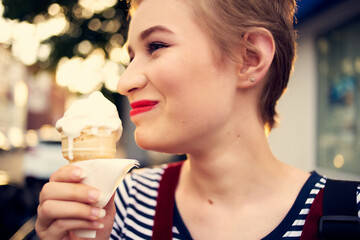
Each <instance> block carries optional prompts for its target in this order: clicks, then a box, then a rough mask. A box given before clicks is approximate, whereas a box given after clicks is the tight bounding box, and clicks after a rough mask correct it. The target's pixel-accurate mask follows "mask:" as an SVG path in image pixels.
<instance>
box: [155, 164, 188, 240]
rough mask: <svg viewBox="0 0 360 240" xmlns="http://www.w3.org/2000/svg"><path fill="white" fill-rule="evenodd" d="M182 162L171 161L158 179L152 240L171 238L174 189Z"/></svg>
mask: <svg viewBox="0 0 360 240" xmlns="http://www.w3.org/2000/svg"><path fill="white" fill-rule="evenodd" d="M182 164H183V162H176V163H171V164H169V165H168V167H167V168H166V169H165V171H164V173H163V175H162V178H161V180H160V183H159V184H160V185H159V190H158V196H157V199H156V201H157V204H156V208H155V216H154V226H153V236H152V239H153V240H169V239H172V227H173V213H174V201H175V189H176V186H177V183H178V180H179V174H180V170H181V166H182Z"/></svg>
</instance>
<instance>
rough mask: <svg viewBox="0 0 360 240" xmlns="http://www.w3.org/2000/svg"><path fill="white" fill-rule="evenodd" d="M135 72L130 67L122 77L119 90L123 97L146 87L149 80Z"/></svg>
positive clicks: (142, 74)
mask: <svg viewBox="0 0 360 240" xmlns="http://www.w3.org/2000/svg"><path fill="white" fill-rule="evenodd" d="M133 70H134V69H132V68H130V66H129V68H127V69H126V70H125V72H124V73H123V74H122V75H121V76H120V79H119V81H118V85H117V90H118V92H119V93H120V94H121V95H125V96H127V95H128V94H129V93H131V92H133V91H135V90H137V89H141V88H143V87H145V86H146V83H147V79H146V76H145V74H144V73H141V72H136V71H133Z"/></svg>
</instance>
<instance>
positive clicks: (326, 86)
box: [270, 0, 360, 180]
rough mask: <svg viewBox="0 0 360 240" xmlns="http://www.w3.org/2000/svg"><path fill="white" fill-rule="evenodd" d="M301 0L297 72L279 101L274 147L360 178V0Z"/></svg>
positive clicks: (289, 157)
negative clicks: (278, 120)
mask: <svg viewBox="0 0 360 240" xmlns="http://www.w3.org/2000/svg"><path fill="white" fill-rule="evenodd" d="M299 4H300V9H299V13H298V24H297V29H298V34H299V40H298V50H297V60H296V64H295V71H294V73H293V74H292V77H291V80H290V83H289V86H288V90H287V92H286V93H285V95H284V96H283V98H282V99H281V100H280V101H279V107H278V111H279V115H280V125H279V127H278V128H276V129H274V130H273V132H272V133H271V134H270V142H271V146H272V148H273V151H274V152H275V154H276V156H277V157H278V158H279V159H280V160H282V161H285V162H288V163H290V164H292V165H295V166H297V167H300V168H302V169H305V170H309V171H310V170H313V169H317V170H318V171H319V172H321V173H324V174H327V175H328V176H332V177H340V178H353V179H357V180H359V179H360V150H359V149H360V121H359V120H358V119H360V45H359V42H360V2H359V1H357V0H346V1H339V0H331V1H330V0H326V1H325V0H324V1H323V0H319V1H311V0H302V1H300V2H299Z"/></svg>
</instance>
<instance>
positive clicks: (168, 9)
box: [129, 0, 193, 35]
mask: <svg viewBox="0 0 360 240" xmlns="http://www.w3.org/2000/svg"><path fill="white" fill-rule="evenodd" d="M185 2H186V1H183V0H180V1H179V0H143V1H141V4H139V6H138V7H137V8H136V11H135V12H134V13H133V15H132V19H131V22H130V28H129V35H131V34H136V35H138V34H140V32H142V31H144V30H146V29H148V28H151V27H153V26H157V25H164V26H168V27H171V28H175V29H176V28H181V27H184V26H186V25H188V24H189V22H190V23H191V21H192V19H193V18H192V17H191V15H190V11H189V6H188V5H186V4H185Z"/></svg>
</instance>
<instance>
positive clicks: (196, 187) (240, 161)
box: [179, 131, 288, 203]
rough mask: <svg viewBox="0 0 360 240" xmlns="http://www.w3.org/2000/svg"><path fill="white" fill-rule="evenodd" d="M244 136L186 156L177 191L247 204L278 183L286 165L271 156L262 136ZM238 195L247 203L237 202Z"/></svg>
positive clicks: (252, 133)
mask: <svg viewBox="0 0 360 240" xmlns="http://www.w3.org/2000/svg"><path fill="white" fill-rule="evenodd" d="M247 134H248V136H246V137H245V136H242V137H241V135H240V134H238V135H237V136H235V137H233V139H232V140H229V141H223V142H222V144H219V145H217V146H216V147H212V148H210V149H206V151H205V152H201V154H199V153H197V154H188V160H187V161H186V162H185V164H184V166H183V169H182V172H181V175H180V179H179V187H180V189H181V187H182V186H184V187H186V189H187V191H188V192H189V191H191V192H193V193H194V194H197V195H198V197H199V198H207V199H210V200H209V201H216V200H220V201H223V202H224V203H225V202H228V201H237V202H238V203H240V202H242V201H247V200H250V201H251V199H253V198H256V197H258V196H259V195H261V194H262V193H264V192H265V191H267V190H268V189H269V187H270V188H271V186H270V185H276V183H277V182H279V181H281V177H282V176H283V174H284V173H285V172H286V171H287V170H286V169H287V167H288V166H287V165H285V164H283V163H281V162H280V161H278V160H277V159H276V158H275V157H274V156H273V154H272V152H271V150H270V147H269V145H268V142H267V138H266V136H265V134H263V133H258V134H256V133H255V134H254V132H253V131H247ZM244 139H246V141H245V140H244ZM254 188H256V189H257V191H253V190H254ZM242 196H244V197H246V199H247V200H246V199H245V198H244V199H243V200H241V199H239V198H241V197H242Z"/></svg>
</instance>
